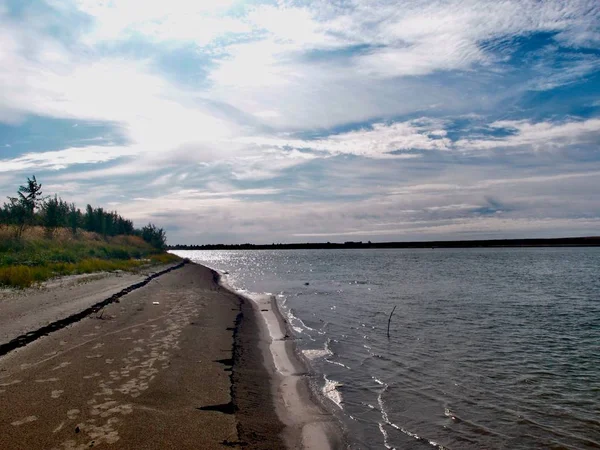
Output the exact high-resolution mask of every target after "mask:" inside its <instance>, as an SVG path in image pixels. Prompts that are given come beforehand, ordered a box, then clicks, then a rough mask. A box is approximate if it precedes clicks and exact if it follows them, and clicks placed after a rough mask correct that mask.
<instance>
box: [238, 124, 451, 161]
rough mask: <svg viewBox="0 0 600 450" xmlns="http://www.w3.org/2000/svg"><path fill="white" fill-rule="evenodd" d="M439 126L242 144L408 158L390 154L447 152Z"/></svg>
mask: <svg viewBox="0 0 600 450" xmlns="http://www.w3.org/2000/svg"><path fill="white" fill-rule="evenodd" d="M432 125H433V126H432ZM438 126H439V124H438V123H436V122H433V124H431V123H421V122H420V121H419V120H414V121H410V122H396V123H391V124H386V123H376V124H373V125H372V126H371V127H370V128H368V129H360V130H355V131H349V132H345V133H339V134H333V135H330V136H328V137H326V138H323V139H312V140H302V139H281V138H270V137H245V138H241V139H239V141H241V142H244V143H248V144H250V143H251V144H256V145H266V146H277V147H291V148H296V149H311V150H314V151H318V152H325V153H327V154H329V155H357V156H365V157H369V158H390V157H406V155H392V154H391V152H394V151H402V150H413V149H417V150H448V149H449V148H450V146H451V144H452V142H451V141H450V139H448V138H446V137H441V138H440V136H444V135H445V131H444V130H439V129H438V128H437V127H438Z"/></svg>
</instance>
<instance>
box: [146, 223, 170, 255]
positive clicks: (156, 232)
mask: <svg viewBox="0 0 600 450" xmlns="http://www.w3.org/2000/svg"><path fill="white" fill-rule="evenodd" d="M142 239H143V240H144V241H146V242H148V243H149V244H150V245H152V246H153V247H154V248H157V249H159V250H164V249H165V247H166V246H167V235H166V233H165V231H164V230H163V229H162V228H157V227H156V225H154V224H151V223H149V224H148V225H146V226H145V227H144V228H142Z"/></svg>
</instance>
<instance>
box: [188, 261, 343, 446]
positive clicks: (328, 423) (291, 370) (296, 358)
mask: <svg viewBox="0 0 600 450" xmlns="http://www.w3.org/2000/svg"><path fill="white" fill-rule="evenodd" d="M195 264H197V265H200V266H202V267H206V266H203V265H202V264H198V263H195ZM207 268H208V269H209V270H211V271H213V273H215V275H216V277H217V280H218V284H219V286H221V287H222V288H224V289H226V290H227V291H229V292H231V293H233V294H234V295H236V296H238V297H239V298H240V299H241V302H242V306H241V308H242V311H243V310H244V307H245V314H249V313H251V314H252V315H253V320H252V322H254V323H255V324H256V330H255V336H256V338H257V341H256V342H255V345H256V347H257V348H258V350H259V351H260V353H261V356H262V359H263V364H264V366H265V369H266V370H267V372H268V374H269V379H270V380H269V381H270V383H269V384H270V385H271V389H270V390H271V397H272V401H273V403H274V406H275V410H276V413H277V416H278V418H279V420H280V421H281V422H282V424H283V427H284V428H283V430H282V437H283V440H284V442H285V445H286V447H287V448H288V449H306V450H333V449H339V448H344V442H345V438H344V433H343V431H342V426H341V424H340V422H339V421H338V420H337V419H336V418H335V416H334V415H333V414H332V413H331V412H330V411H328V410H327V408H326V407H325V405H324V403H323V401H321V399H318V398H315V396H316V395H318V394H315V393H314V392H313V391H312V390H311V388H310V384H309V382H310V373H309V370H308V365H307V363H306V361H304V359H303V357H302V356H301V355H300V354H299V353H298V352H297V351H296V344H295V340H294V339H293V338H292V332H291V329H290V326H289V324H288V322H287V321H286V320H285V318H284V316H283V314H282V313H281V311H280V309H279V306H278V305H277V302H276V299H275V297H274V296H272V295H264V296H261V297H260V298H251V297H249V296H245V295H243V294H242V293H239V292H237V291H236V290H235V289H233V288H232V287H231V286H228V285H227V284H226V282H225V280H224V278H223V276H222V275H221V274H220V273H219V272H218V271H216V270H214V269H211V268H209V267H207ZM243 313H244V312H243ZM243 324H244V321H243V320H242V321H241V325H242V326H243ZM245 344H247V342H244V341H241V342H237V340H236V335H234V348H235V347H236V346H242V347H243V346H244V345H245ZM234 353H235V352H234ZM233 371H234V374H235V372H236V359H235V356H234V365H233ZM235 382H236V380H235V379H234V387H233V389H234V391H235Z"/></svg>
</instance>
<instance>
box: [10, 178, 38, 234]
mask: <svg viewBox="0 0 600 450" xmlns="http://www.w3.org/2000/svg"><path fill="white" fill-rule="evenodd" d="M8 200H9V201H10V203H9V204H8V205H5V208H6V207H7V206H8V210H9V216H10V218H11V222H12V223H13V225H15V226H16V227H17V238H20V237H21V236H22V235H23V231H24V230H25V227H26V226H27V225H29V224H31V223H32V222H33V219H34V217H35V216H34V214H35V210H36V208H38V207H39V206H40V204H41V202H42V185H41V184H39V183H38V182H37V180H36V179H35V175H34V176H33V177H31V178H27V184H26V185H24V186H19V190H18V192H17V197H8Z"/></svg>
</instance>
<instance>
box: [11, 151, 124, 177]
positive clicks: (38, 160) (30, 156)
mask: <svg viewBox="0 0 600 450" xmlns="http://www.w3.org/2000/svg"><path fill="white" fill-rule="evenodd" d="M132 154H135V150H132V149H130V148H128V147H93V146H89V147H73V148H68V149H65V150H59V151H54V152H43V153H27V154H25V155H23V156H19V157H18V158H13V159H5V160H0V172H14V171H23V170H29V169H34V170H44V169H46V170H47V169H51V170H58V169H64V168H65V167H68V166H71V165H74V164H95V163H102V162H107V161H111V160H113V159H118V158H123V157H126V156H128V155H132Z"/></svg>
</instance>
